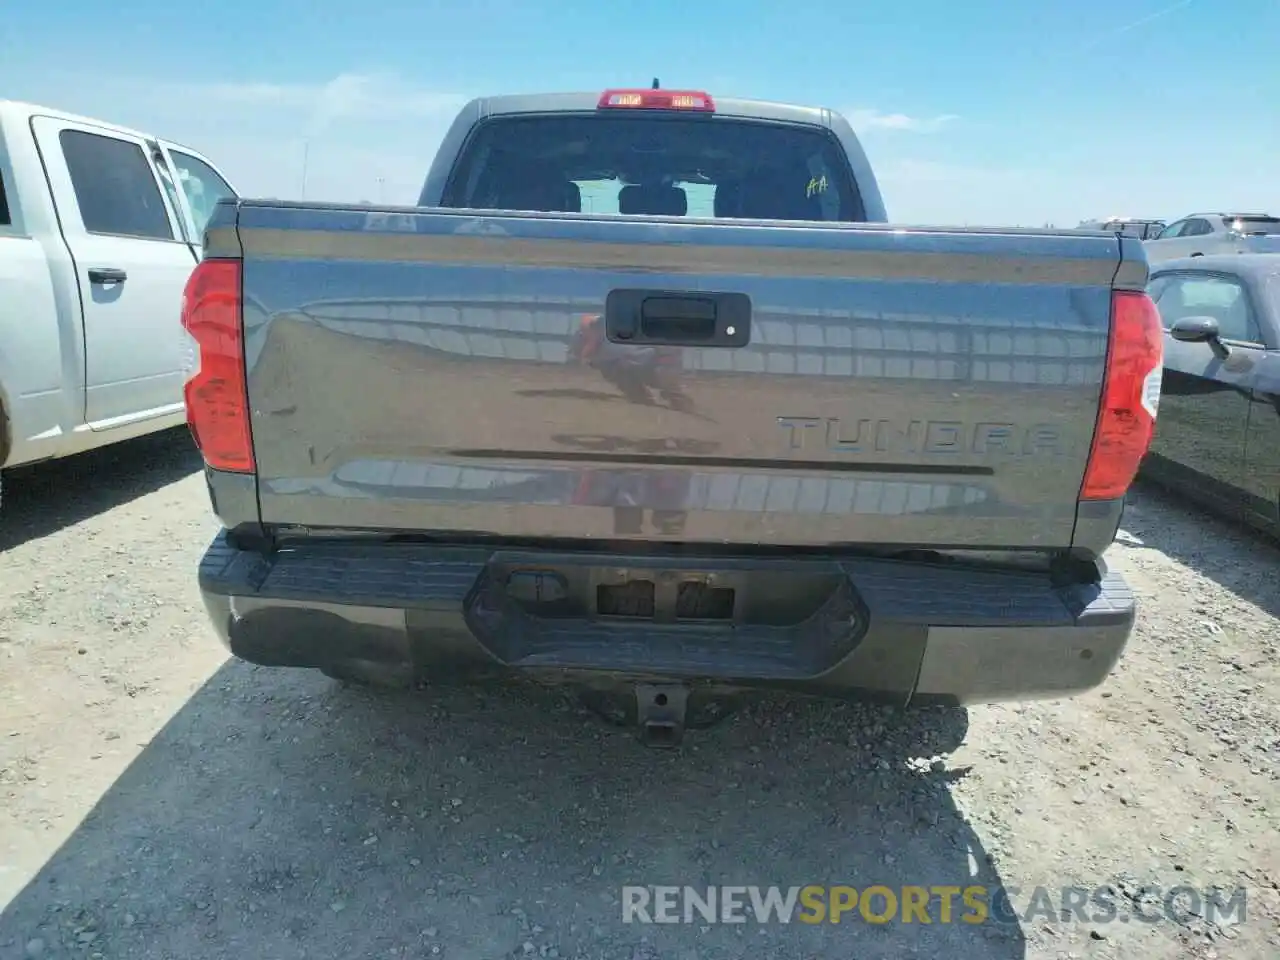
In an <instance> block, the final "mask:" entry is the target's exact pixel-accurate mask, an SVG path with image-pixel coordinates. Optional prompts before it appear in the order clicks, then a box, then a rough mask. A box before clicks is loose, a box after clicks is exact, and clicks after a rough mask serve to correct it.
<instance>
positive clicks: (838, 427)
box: [227, 202, 1121, 549]
mask: <svg viewBox="0 0 1280 960" xmlns="http://www.w3.org/2000/svg"><path fill="white" fill-rule="evenodd" d="M235 233H236V236H237V241H236V242H238V243H239V245H240V249H241V251H242V255H243V261H244V263H243V285H244V286H243V290H244V294H243V301H244V329H245V342H246V354H247V368H248V392H249V403H250V409H251V416H252V419H251V424H252V434H253V443H254V452H255V458H256V466H257V473H258V495H259V503H260V507H261V516H262V520H263V522H265V523H267V524H271V525H283V526H288V525H298V526H305V527H310V528H342V529H347V530H358V529H364V530H382V531H403V532H420V531H432V532H457V533H464V534H468V535H494V536H502V537H521V538H595V539H600V540H629V539H644V540H649V541H653V540H666V541H684V542H704V543H705V542H711V543H716V542H720V543H750V544H767V545H797V546H799V545H827V544H879V545H904V546H906V545H911V546H930V547H983V548H1033V549H1053V548H1061V547H1066V546H1068V545H1069V544H1070V543H1071V539H1072V530H1073V526H1074V523H1075V519H1076V511H1077V501H1078V499H1079V496H1078V495H1079V491H1080V485H1081V480H1082V476H1083V472H1084V468H1085V465H1086V460H1087V458H1088V454H1089V449H1090V444H1091V440H1092V436H1093V432H1094V427H1095V422H1096V418H1097V410H1098V403H1099V393H1100V387H1101V383H1102V379H1103V372H1104V367H1105V359H1106V352H1107V334H1108V325H1109V322H1110V302H1111V299H1110V298H1111V288H1112V283H1113V280H1114V278H1115V276H1116V274H1117V270H1118V268H1119V266H1120V263H1121V248H1120V241H1118V240H1117V239H1116V238H1115V237H1112V236H1102V235H1091V234H1084V233H1063V234H1053V233H1048V232H1032V231H1003V232H1000V231H969V230H942V229H911V230H902V229H896V230H895V229H885V228H880V227H873V226H867V225H851V224H821V225H819V224H798V225H797V224H779V223H770V222H767V221H738V222H711V221H696V220H688V219H683V220H677V219H663V218H656V217H655V218H643V219H640V218H624V217H606V216H594V217H593V216H588V215H543V214H513V213H492V212H485V213H478V212H476V211H441V210H399V211H395V212H389V211H370V210H369V209H368V208H351V207H328V208H326V207H315V206H302V205H287V204H284V205H282V204H272V203H266V202H262V203H253V202H248V203H241V204H240V205H239V207H238V215H237V223H236V230H235ZM227 235H228V236H229V235H230V231H227ZM614 291H624V293H622V294H615V297H614V299H613V300H612V301H611V300H610V294H611V292H614ZM626 291H633V293H626ZM634 291H640V292H639V293H634ZM646 291H647V292H648V294H649V295H652V294H655V293H659V292H660V293H663V294H664V295H665V300H663V301H662V302H659V301H651V302H650V306H654V307H655V310H658V313H654V314H653V318H654V322H653V323H652V324H649V325H648V326H645V327H644V330H645V331H647V332H648V333H650V334H653V335H654V336H655V338H656V339H657V340H658V341H661V342H659V343H657V344H656V345H654V344H645V345H638V344H637V343H636V342H634V341H635V336H636V333H637V330H636V329H635V328H633V329H632V331H631V334H632V340H631V341H630V342H628V341H625V340H617V339H616V338H615V339H614V340H611V339H610V333H609V331H608V330H606V327H609V325H610V324H611V323H614V322H617V323H621V324H622V325H623V330H622V334H619V336H621V335H624V334H626V332H627V331H626V329H625V328H626V325H627V322H628V321H627V320H626V317H627V316H631V317H632V318H633V320H634V318H635V317H636V316H638V315H639V314H640V312H641V311H642V310H648V309H649V307H641V306H640V304H641V303H642V301H644V299H645V297H646ZM618 297H621V299H618ZM628 298H630V299H628ZM708 303H710V304H711V307H710V308H709V309H711V310H712V311H713V313H715V312H716V311H718V313H715V315H716V316H717V317H719V319H718V320H714V321H711V323H712V326H714V324H715V323H718V324H719V327H718V328H717V329H716V331H715V332H714V333H712V332H711V331H712V326H708V325H707V324H708V321H706V320H705V318H703V319H700V316H699V311H700V310H702V309H703V308H705V307H706V306H707V304H708ZM611 308H612V312H611ZM659 308H660V309H659ZM659 313H661V314H662V315H661V316H659ZM726 317H727V318H728V320H727V321H726V319H725V318H726ZM645 323H646V324H648V321H645ZM726 324H727V325H729V326H733V327H734V330H733V334H732V335H731V336H730V337H728V338H727V340H726V338H725V336H724V333H725V328H726ZM717 337H719V339H716V338H717ZM729 341H732V342H729Z"/></svg>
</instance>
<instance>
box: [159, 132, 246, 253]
mask: <svg viewBox="0 0 1280 960" xmlns="http://www.w3.org/2000/svg"><path fill="white" fill-rule="evenodd" d="M169 156H171V157H172V158H173V165H174V166H175V167H177V168H178V183H179V184H180V185H181V187H182V192H183V193H184V194H186V197H187V204H188V205H189V206H190V207H191V219H192V220H193V221H194V226H195V230H196V239H197V240H199V238H200V237H201V236H203V235H204V228H205V227H206V226H207V225H208V223H209V217H210V216H212V214H213V208H214V206H215V205H216V204H217V202H218V201H219V200H222V199H224V198H227V197H234V196H235V195H236V192H235V191H234V190H232V189H231V187H230V186H229V185H228V184H227V181H225V180H223V179H222V177H220V176H218V174H217V172H216V171H215V170H214V169H213V168H212V167H210V166H209V165H208V164H207V163H205V162H204V161H203V160H201V159H199V158H198V157H193V156H191V154H189V153H183V152H182V151H181V150H173V149H170V151H169Z"/></svg>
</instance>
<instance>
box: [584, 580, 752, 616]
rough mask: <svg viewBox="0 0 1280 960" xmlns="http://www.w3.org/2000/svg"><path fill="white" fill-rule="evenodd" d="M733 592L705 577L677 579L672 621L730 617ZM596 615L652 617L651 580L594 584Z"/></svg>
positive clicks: (654, 591) (653, 588) (653, 595)
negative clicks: (706, 579) (703, 578)
mask: <svg viewBox="0 0 1280 960" xmlns="http://www.w3.org/2000/svg"><path fill="white" fill-rule="evenodd" d="M736 596H737V591H735V590H734V589H733V588H732V587H719V586H715V585H714V584H712V583H707V582H706V581H705V580H690V579H685V580H681V581H680V582H679V583H678V584H677V586H676V597H675V620H676V621H682V620H699V621H703V620H724V621H728V620H732V619H733V610H734V600H735V598H736ZM596 614H597V616H600V617H627V618H631V619H636V620H654V619H656V618H657V614H658V590H657V585H656V584H655V583H654V581H652V580H628V581H627V582H625V583H621V584H612V583H600V584H597V585H596Z"/></svg>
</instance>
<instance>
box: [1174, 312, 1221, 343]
mask: <svg viewBox="0 0 1280 960" xmlns="http://www.w3.org/2000/svg"><path fill="white" fill-rule="evenodd" d="M1169 335H1170V336H1172V337H1173V339H1175V340H1181V341H1182V342H1183V343H1208V342H1209V341H1210V340H1217V339H1218V321H1217V320H1215V319H1214V318H1213V317H1183V318H1182V319H1181V320H1178V321H1176V322H1175V323H1174V325H1173V326H1172V327H1170V328H1169Z"/></svg>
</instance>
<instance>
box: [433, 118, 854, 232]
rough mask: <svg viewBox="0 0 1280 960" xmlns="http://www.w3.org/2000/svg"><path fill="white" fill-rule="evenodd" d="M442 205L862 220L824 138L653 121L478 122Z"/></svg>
mask: <svg viewBox="0 0 1280 960" xmlns="http://www.w3.org/2000/svg"><path fill="white" fill-rule="evenodd" d="M444 206H446V207H469V208H473V209H477V208H478V209H492V210H534V211H543V212H568V213H579V212H580V213H635V214H652V215H663V216H690V217H739V218H752V219H768V220H827V221H833V220H844V221H860V220H863V219H864V213H863V210H862V204H861V202H860V199H859V197H858V193H857V190H856V189H855V187H854V184H853V181H852V178H851V176H850V173H849V167H848V163H847V162H846V161H845V157H844V152H843V150H841V148H840V145H839V141H837V140H836V139H835V138H834V137H833V136H832V135H831V134H830V133H829V132H828V131H826V130H822V129H820V128H817V127H805V126H798V125H790V124H777V123H763V122H757V121H751V120H738V119H730V118H727V117H696V118H695V117H690V118H685V117H672V116H670V115H653V114H649V115H645V116H636V115H634V114H632V115H628V116H617V115H605V114H585V115H584V114H573V115H564V116H541V117H500V118H496V119H492V120H488V121H486V122H485V123H484V124H483V125H482V126H481V127H479V128H478V129H477V130H476V131H475V133H474V134H473V135H472V136H471V138H470V139H469V140H468V141H467V144H466V146H465V147H464V148H463V151H462V155H461V156H460V157H459V159H458V163H457V165H456V166H455V167H454V170H453V175H452V177H451V179H450V183H449V186H448V187H447V188H446V190H445V195H444Z"/></svg>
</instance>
